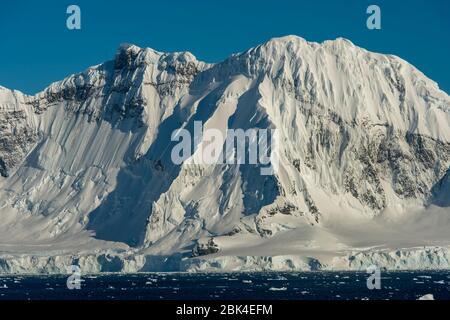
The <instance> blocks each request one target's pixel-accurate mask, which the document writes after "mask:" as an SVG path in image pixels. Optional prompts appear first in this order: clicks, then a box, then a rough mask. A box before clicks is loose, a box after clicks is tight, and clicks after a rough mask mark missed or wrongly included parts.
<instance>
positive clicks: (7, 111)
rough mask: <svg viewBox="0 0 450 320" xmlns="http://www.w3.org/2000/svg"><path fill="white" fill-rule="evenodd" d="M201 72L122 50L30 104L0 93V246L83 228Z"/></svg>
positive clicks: (172, 57)
mask: <svg viewBox="0 0 450 320" xmlns="http://www.w3.org/2000/svg"><path fill="white" fill-rule="evenodd" d="M206 66H207V65H206V64H204V63H200V62H197V61H196V60H195V58H194V57H193V56H192V55H191V54H189V53H174V54H162V53H158V52H155V51H153V50H151V49H140V48H137V47H135V46H128V45H126V46H121V47H120V48H119V50H118V52H117V55H116V58H115V60H114V61H110V62H106V63H104V64H102V65H99V66H96V67H93V68H90V69H88V70H87V71H85V72H84V73H81V74H77V75H73V76H70V77H69V78H67V79H65V80H63V81H61V82H57V83H54V84H52V85H51V86H50V87H49V88H47V89H46V90H45V91H43V92H42V93H39V94H38V95H36V96H34V97H28V96H25V95H23V94H21V93H18V92H11V91H9V90H6V89H2V90H1V103H0V105H1V107H0V113H1V115H2V117H1V120H0V121H1V124H2V126H1V132H2V135H1V137H2V138H1V139H2V140H1V144H0V145H1V147H0V163H1V168H2V169H1V172H2V175H4V176H8V175H9V178H8V179H2V180H1V181H0V188H1V192H0V215H1V216H2V217H3V219H2V223H1V224H0V230H1V231H0V237H1V238H2V242H4V243H15V242H19V243H24V242H25V243H27V241H29V242H30V243H36V242H39V241H48V240H50V239H58V238H61V237H62V238H64V239H65V238H67V237H68V236H71V235H74V234H77V233H79V232H81V231H83V230H85V229H86V225H87V223H88V216H89V213H91V212H92V211H93V210H94V209H95V208H96V207H98V205H99V204H100V203H102V202H103V200H104V199H105V197H106V196H107V195H108V194H109V193H110V192H111V191H113V190H114V188H115V185H116V178H117V174H118V172H119V171H120V170H121V168H122V167H124V166H126V164H128V163H131V162H134V161H136V160H137V159H139V158H140V156H141V155H142V154H144V153H145V152H146V151H147V149H148V148H149V146H150V145H151V144H152V139H153V138H154V135H155V132H156V131H157V128H158V126H159V124H160V123H161V121H163V120H164V119H165V118H166V117H167V116H168V115H169V114H170V113H171V112H172V110H173V108H174V106H175V104H176V103H177V101H178V100H179V98H180V97H181V96H183V95H184V94H185V93H186V91H187V87H188V86H189V83H190V81H192V79H193V77H194V75H195V74H196V73H198V72H199V71H200V70H202V69H203V68H206ZM19 164H20V165H19ZM13 170H15V172H13ZM136 192H137V191H136ZM126 212H127V211H126V210H124V211H123V212H122V214H123V215H125V214H126ZM105 219H107V218H105ZM11 225H14V228H11ZM94 231H95V229H94Z"/></svg>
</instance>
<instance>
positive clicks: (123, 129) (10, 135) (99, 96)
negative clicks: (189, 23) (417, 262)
mask: <svg viewBox="0 0 450 320" xmlns="http://www.w3.org/2000/svg"><path fill="white" fill-rule="evenodd" d="M449 110H450V97H449V96H448V95H447V94H446V93H445V92H443V91H441V90H440V89H439V88H438V86H437V84H436V83H435V82H433V81H431V80H429V79H428V78H426V77H425V75H424V74H423V73H421V72H420V71H419V70H417V69H416V68H415V67H413V66H412V65H410V64H408V63H407V62H406V61H404V60H402V59H400V58H398V57H395V56H391V55H382V54H377V53H371V52H369V51H367V50H365V49H362V48H359V47H357V46H355V45H354V44H352V43H351V42H350V41H348V40H345V39H342V38H339V39H336V40H334V41H324V42H323V43H321V44H319V43H315V42H307V41H306V40H304V39H302V38H299V37H296V36H287V37H282V38H274V39H272V40H269V41H268V42H266V43H264V44H262V45H259V46H256V47H255V48H251V49H249V50H247V51H244V52H242V53H238V54H234V55H232V56H230V57H229V58H228V59H226V60H224V61H222V62H219V63H215V64H207V63H204V62H201V61H198V60H197V59H196V58H195V57H194V56H193V55H192V54H191V53H189V52H178V53H162V52H157V51H155V50H153V49H148V48H147V49H142V48H139V47H137V46H134V45H129V44H124V45H121V46H120V47H119V49H118V51H117V53H116V56H115V58H114V60H111V61H108V62H105V63H103V64H100V65H97V66H94V67H91V68H88V69H87V70H86V71H85V72H82V73H79V74H75V75H72V76H69V77H67V78H65V79H64V80H62V81H59V82H55V83H53V84H51V85H50V86H49V87H48V88H47V89H45V90H44V91H42V92H40V93H38V94H36V95H34V96H27V95H24V94H22V93H20V92H19V91H10V90H8V89H3V88H1V89H0V132H1V133H2V139H0V173H1V175H2V176H3V178H1V177H0V215H2V216H3V217H5V220H4V222H3V223H2V224H0V231H1V233H2V235H1V236H0V247H2V246H4V245H1V244H2V243H4V244H8V246H6V247H11V245H12V247H13V248H16V247H17V246H19V245H18V244H19V243H20V244H22V246H23V248H27V247H28V248H29V249H26V250H25V249H23V250H25V251H26V252H28V253H29V254H30V253H33V252H35V250H34V249H32V248H33V244H42V245H43V244H46V245H50V248H51V247H54V248H59V249H57V251H58V252H66V253H67V254H69V253H70V252H72V253H73V254H74V255H76V254H78V253H79V252H89V254H92V252H95V251H98V250H109V251H108V252H110V250H113V251H112V252H115V253H114V254H118V252H122V250H125V251H126V252H129V253H127V255H136V254H138V253H139V254H145V255H148V256H149V257H150V256H152V257H157V256H167V257H181V258H185V257H188V256H189V255H190V252H191V250H192V252H194V253H195V254H194V255H195V256H198V255H199V253H202V254H210V257H212V258H213V257H216V256H218V257H222V256H223V255H230V256H234V257H238V256H240V252H247V250H246V249H245V248H246V247H248V246H249V245H250V244H252V245H251V246H256V247H258V246H262V243H264V246H263V247H264V248H267V251H266V252H265V254H267V255H268V256H282V255H283V254H293V253H295V252H298V254H299V255H302V254H305V252H307V254H308V255H309V254H315V255H318V256H321V255H324V252H323V251H326V252H328V251H330V252H335V254H337V252H339V251H342V250H343V251H345V252H349V251H352V250H354V249H355V246H354V244H352V243H354V242H355V241H354V240H351V241H350V242H349V237H348V236H343V237H342V235H341V234H340V232H341V231H339V230H337V231H336V232H337V233H336V234H333V233H332V232H331V233H330V234H328V231H324V230H328V228H331V227H332V226H334V225H336V223H337V222H338V221H339V220H342V219H344V220H346V221H347V220H348V221H349V225H352V224H353V223H356V221H360V220H361V221H366V222H367V223H369V224H370V223H372V222H371V221H372V220H374V219H375V220H377V219H381V220H383V219H388V220H389V219H394V220H399V219H400V220H401V219H404V218H405V217H408V216H411V219H412V218H413V216H414V215H413V214H412V213H408V212H415V211H417V210H422V209H424V208H426V207H427V206H430V205H431V206H433V207H434V206H437V207H438V208H442V209H439V210H438V211H439V213H436V214H438V215H439V217H440V218H439V219H444V221H446V219H447V218H446V216H445V213H444V214H443V213H441V211H440V210H444V212H446V211H448V208H446V202H445V194H446V192H448V191H447V187H446V185H447V184H446V183H444V182H445V181H446V180H445V181H444V180H443V179H444V175H445V173H446V172H447V170H448V168H449V167H450V144H449V141H450V126H449V123H450V112H449ZM195 121H202V123H203V124H204V126H205V128H216V129H218V130H220V131H222V132H225V131H226V130H228V129H233V128H234V129H237V128H239V129H244V130H245V129H250V128H255V127H256V128H276V129H277V130H279V132H280V136H281V142H282V146H281V150H280V155H281V157H280V170H279V171H278V172H276V173H275V175H273V176H261V175H260V174H259V167H258V166H251V165H241V166H230V165H226V164H224V165H215V166H195V165H188V164H187V163H183V164H181V165H176V164H174V163H172V161H171V159H170V149H171V147H173V146H174V145H175V143H174V142H171V139H170V136H171V133H172V132H173V131H174V130H176V129H179V128H185V129H187V130H188V131H190V132H192V130H193V124H194V122H195ZM168 150H169V151H168ZM441 181H444V182H441ZM437 185H439V186H441V187H439V188H438V187H436V186H437ZM442 186H444V187H442ZM436 190H438V191H436ZM435 192H438V193H439V194H438V195H437V196H436V195H435V194H434V193H435ZM442 195H443V196H442ZM434 199H437V200H434ZM443 199H444V200H443ZM414 219H416V218H415V216H414ZM421 223H422V222H421ZM442 225H443V226H447V227H448V226H450V224H448V225H446V224H442ZM309 226H312V229H310V227H309ZM443 226H440V228H437V229H439V230H441V229H442V230H443V231H442V233H441V232H436V235H435V238H433V237H431V238H427V237H429V236H428V235H427V237H424V245H428V244H431V243H435V242H436V241H438V242H442V241H443V243H445V241H446V238H445V230H447V231H448V228H447V229H446V228H445V227H443ZM397 227H399V226H396V227H395V228H397ZM395 228H394V229H395ZM388 229H390V227H389V228H388ZM11 230H13V232H11ZM384 232H386V231H380V233H379V235H378V236H379V237H381V238H383V237H382V236H381V234H383V233H384ZM303 233H305V234H306V236H304V235H303ZM389 234H391V233H389ZM393 234H395V236H393ZM308 235H309V236H308ZM286 237H287V238H288V239H291V237H293V238H292V243H298V248H297V249H295V248H290V247H289V246H286V248H284V249H280V248H279V245H278V244H277V243H278V240H276V239H278V238H280V239H283V238H286ZM308 237H310V238H308ZM316 237H317V238H316ZM336 237H337V238H336ZM392 237H393V238H394V239H395V240H392V241H393V242H401V243H407V244H408V245H407V247H408V246H412V243H413V242H414V241H413V240H412V239H409V236H406V235H404V234H402V232H401V231H399V230H397V229H396V230H394V231H392ZM375 238H377V236H376V235H374V239H375ZM243 239H244V240H243ZM245 239H246V240H245ZM319 239H323V241H324V242H323V243H322V245H321V250H319V249H317V250H316V249H314V250H312V249H311V246H312V243H314V242H315V241H316V242H319V243H321V242H322V240H319ZM330 239H335V240H330ZM336 239H337V240H336ZM399 239H402V240H401V241H400V240H399ZM448 240H450V239H448ZM334 241H338V246H337V247H336V244H335V243H333V242H334ZM373 241H375V240H373ZM377 241H380V239H379V240H377ZM70 242H73V243H74V244H72V245H69V243H70ZM246 242H247V244H246V245H244V243H246ZM358 242H359V241H356V242H355V243H358ZM15 243H16V244H17V245H14V244H15ZM371 244H373V243H371ZM414 244H416V243H415V242H414ZM6 247H5V248H6ZM67 248H73V249H67ZM240 248H241V249H240ZM308 248H310V249H308ZM17 250H18V251H21V250H22V249H17ZM54 250H56V249H52V250H51V251H54ZM61 250H62V251H61ZM408 250H409V249H408ZM250 251H251V250H250ZM256 251H257V252H259V250H256ZM132 252H135V253H132ZM136 252H137V253H136ZM227 252H228V253H227ZM262 252H264V250H263V251H262ZM246 255H248V254H246ZM325 255H326V256H327V257H326V259H325V260H326V261H327V264H329V265H330V264H332V262H330V261H328V260H327V259H329V257H328V253H327V254H325ZM94 256H95V255H94ZM207 257H209V256H207ZM102 259H103V258H102ZM154 259H156V260H157V258H154ZM173 259H175V260H176V259H177V258H173ZM302 259H303V258H302ZM144 260H145V259H144ZM102 261H103V260H102ZM233 261H234V260H233ZM239 261H241V262H242V261H245V260H239ZM257 261H259V262H257V263H266V262H263V261H262V260H261V261H260V260H257ZM302 261H303V262H302V263H300V262H299V263H300V264H301V265H303V263H304V260H302ZM141 262H142V261H141ZM146 263H150V264H152V263H153V262H151V261H150V260H148V261H147V262H146ZM155 263H156V262H155ZM252 263H253V262H252ZM307 265H308V264H307ZM324 265H325V263H324ZM303 266H305V265H303Z"/></svg>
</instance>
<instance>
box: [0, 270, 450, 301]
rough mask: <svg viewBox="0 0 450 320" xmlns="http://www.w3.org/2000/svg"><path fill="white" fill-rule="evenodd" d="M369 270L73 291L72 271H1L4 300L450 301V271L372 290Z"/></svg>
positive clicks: (102, 283) (88, 283) (98, 281)
mask: <svg viewBox="0 0 450 320" xmlns="http://www.w3.org/2000/svg"><path fill="white" fill-rule="evenodd" d="M368 276H369V275H368V274H366V273H364V272H357V273H355V272H300V273H280V272H278V273H272V272H266V273H216V274H186V273H147V274H132V275H118V274H106V275H95V276H94V275H82V276H81V278H82V282H81V289H79V290H77V289H74V290H69V289H68V288H67V285H66V281H67V276H1V277H0V300H2V299H3V300H5V299H7V300H10V299H14V300H16V299H20V300H28V299H31V300H36V299H37V300H52V299H64V300H67V299H69V300H73V299H93V300H111V299H121V300H123V299H126V300H130V299H133V300H136V299H140V300H155V299H156V300H158V299H162V300H166V299H168V300H180V299H201V300H209V299H214V300H220V299H231V300H234V299H255V300H264V299H283V300H286V299H289V300H291V299H297V300H305V299H307V300H313V299H327V300H329V299H338V300H342V299H371V300H372V299H389V300H391V299H395V300H398V299H402V300H403V299H417V298H418V297H420V296H423V295H425V294H430V293H431V294H433V295H434V298H435V299H436V300H438V299H446V300H450V271H448V272H442V271H439V272H436V271H434V272H430V271H419V272H417V271H415V272H383V273H382V275H381V289H380V290H376V289H374V290H369V289H368V288H367V285H366V279H367V277H368Z"/></svg>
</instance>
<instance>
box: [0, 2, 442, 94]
mask: <svg viewBox="0 0 450 320" xmlns="http://www.w3.org/2000/svg"><path fill="white" fill-rule="evenodd" d="M70 4H77V5H79V6H80V8H81V14H82V17H81V18H82V29H81V30H78V31H70V30H68V29H67V28H66V19H67V16H68V15H67V14H66V9H67V6H68V5H70ZM370 4H377V5H379V6H380V7H381V13H382V30H368V29H367V28H366V19H367V17H368V15H367V14H366V8H367V6H368V5H370ZM288 34H295V35H298V36H301V37H303V38H305V39H307V40H309V41H323V40H326V39H335V38H336V37H345V38H348V39H350V40H351V41H352V42H353V43H355V44H356V45H359V46H362V47H365V48H367V49H369V50H372V51H377V52H382V53H391V54H395V55H398V56H400V57H402V58H404V59H405V60H407V61H409V62H411V63H412V64H413V65H415V66H416V67H417V68H419V69H420V70H421V71H423V72H424V73H425V74H426V75H427V76H428V77H430V78H432V79H433V80H435V81H436V82H438V84H439V86H440V87H441V88H442V89H444V90H445V91H447V93H450V0H408V1H404V0H387V1H384V0H370V1H366V0H334V1H332V0H308V1H306V0H291V1H289V0H270V1H269V0H259V1H245V0H223V1H216V0H170V1H161V0H160V1H144V0H125V1H114V0H98V1H95V0H89V1H85V0H71V1H66V0H59V1H31V0H30V1H25V0H15V1H10V0H1V1H0V85H2V86H5V87H8V88H11V89H19V90H22V91H23V92H25V93H29V94H31V93H35V92H37V91H40V90H42V89H43V88H45V87H46V86H47V85H48V84H50V83H51V82H53V81H56V80H60V79H62V78H64V77H66V76H67V75H69V74H72V73H75V72H80V71H82V70H84V69H86V68H87V67H88V66H91V65H95V64H98V63H101V62H103V61H106V60H111V59H112V58H113V57H114V54H115V51H116V49H117V47H118V46H119V44H120V43H124V42H128V43H134V44H137V45H139V46H144V47H152V48H154V49H156V50H159V51H182V50H188V51H191V52H192V53H193V54H194V55H195V56H197V58H198V59H200V60H204V61H208V62H216V61H220V60H222V59H224V58H226V57H227V56H228V55H230V54H231V53H234V52H239V51H243V50H246V49H248V48H250V47H252V46H255V45H257V44H260V43H262V42H264V41H266V40H268V39H270V38H272V37H276V36H283V35H288Z"/></svg>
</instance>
